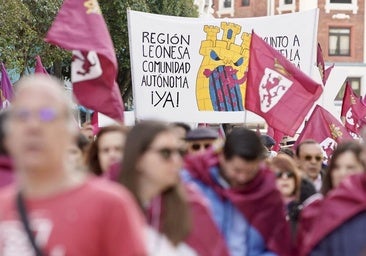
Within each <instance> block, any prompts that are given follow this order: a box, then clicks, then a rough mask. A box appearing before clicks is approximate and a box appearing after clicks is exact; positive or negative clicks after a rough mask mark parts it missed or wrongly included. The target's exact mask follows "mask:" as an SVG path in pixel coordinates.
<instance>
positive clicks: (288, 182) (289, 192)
mask: <svg viewBox="0 0 366 256" xmlns="http://www.w3.org/2000/svg"><path fill="white" fill-rule="evenodd" d="M273 170H274V171H275V173H276V187H277V189H278V190H279V191H280V192H281V194H282V196H283V197H285V198H286V197H291V196H293V195H294V192H295V187H296V186H295V175H294V173H293V172H291V171H281V170H280V169H278V168H273Z"/></svg>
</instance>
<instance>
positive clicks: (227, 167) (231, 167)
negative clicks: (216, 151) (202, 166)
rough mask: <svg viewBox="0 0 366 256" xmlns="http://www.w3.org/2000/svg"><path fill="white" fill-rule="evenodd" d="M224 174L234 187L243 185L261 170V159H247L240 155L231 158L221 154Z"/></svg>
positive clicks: (221, 165)
mask: <svg viewBox="0 0 366 256" xmlns="http://www.w3.org/2000/svg"><path fill="white" fill-rule="evenodd" d="M219 159H220V167H221V170H222V175H223V176H224V178H225V179H226V181H227V182H228V183H229V184H230V186H231V187H233V188H238V187H242V186H244V185H245V184H247V183H248V182H250V181H252V180H253V179H254V178H255V176H256V175H257V173H258V171H259V166H260V163H261V160H253V161H247V160H244V159H243V158H241V157H239V156H234V157H233V158H231V159H230V160H227V159H225V157H224V156H223V155H220V158H219Z"/></svg>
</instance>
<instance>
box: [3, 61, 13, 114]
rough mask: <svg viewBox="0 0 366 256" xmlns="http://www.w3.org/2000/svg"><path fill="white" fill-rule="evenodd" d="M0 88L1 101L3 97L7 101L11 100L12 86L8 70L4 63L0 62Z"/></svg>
mask: <svg viewBox="0 0 366 256" xmlns="http://www.w3.org/2000/svg"><path fill="white" fill-rule="evenodd" d="M1 90H2V95H3V97H1V103H2V102H3V101H4V99H5V100H8V101H11V100H12V99H13V95H14V92H13V86H12V84H11V82H10V79H9V76H8V72H7V71H6V68H5V65H4V63H1ZM2 105H3V104H1V105H0V107H1V108H2Z"/></svg>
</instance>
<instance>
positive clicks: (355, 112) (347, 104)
mask: <svg viewBox="0 0 366 256" xmlns="http://www.w3.org/2000/svg"><path fill="white" fill-rule="evenodd" d="M365 116H366V106H365V105H364V104H363V103H362V100H361V99H360V98H359V97H357V95H356V94H355V93H354V91H353V90H352V87H351V85H350V84H349V83H348V82H347V83H346V87H345V90H344V95H343V102H342V110H341V119H342V120H343V122H344V126H345V127H346V128H347V130H348V131H350V132H352V133H356V134H357V135H359V133H360V123H361V120H362V119H364V117H365Z"/></svg>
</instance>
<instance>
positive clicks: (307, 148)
mask: <svg viewBox="0 0 366 256" xmlns="http://www.w3.org/2000/svg"><path fill="white" fill-rule="evenodd" d="M322 161H323V152H322V150H321V147H320V145H319V144H303V145H301V147H300V152H299V157H298V158H297V162H298V165H299V168H300V170H301V171H302V172H303V173H304V174H305V175H307V176H308V177H309V178H310V179H312V180H315V179H316V178H317V177H318V175H319V173H320V170H321V168H322Z"/></svg>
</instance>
